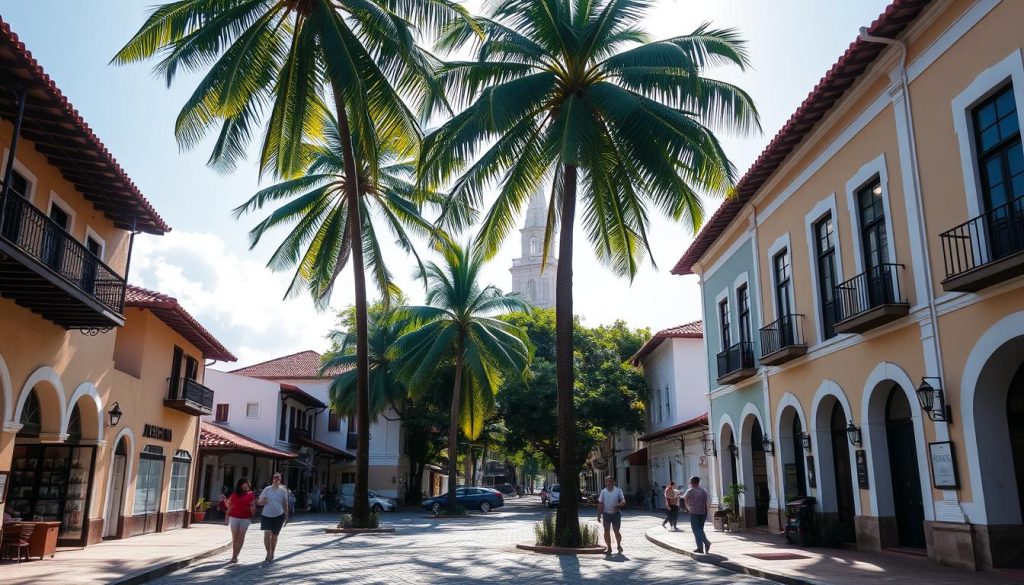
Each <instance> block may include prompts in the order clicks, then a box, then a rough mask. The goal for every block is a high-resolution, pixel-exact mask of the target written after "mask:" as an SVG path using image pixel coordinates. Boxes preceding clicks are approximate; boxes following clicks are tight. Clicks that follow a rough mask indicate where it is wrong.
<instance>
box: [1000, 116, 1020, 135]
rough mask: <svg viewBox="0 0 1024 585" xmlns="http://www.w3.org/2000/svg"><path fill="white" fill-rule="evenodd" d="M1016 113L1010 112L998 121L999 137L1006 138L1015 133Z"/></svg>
mask: <svg viewBox="0 0 1024 585" xmlns="http://www.w3.org/2000/svg"><path fill="white" fill-rule="evenodd" d="M1017 128H1018V126H1017V114H1016V113H1012V114H1010V115H1009V116H1007V117H1005V118H1003V119H1002V120H1000V121H999V137H1000V138H1002V139H1004V140H1005V139H1007V138H1009V137H1010V136H1013V135H1014V134H1016V133H1017Z"/></svg>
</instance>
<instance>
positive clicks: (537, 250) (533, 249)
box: [530, 238, 540, 256]
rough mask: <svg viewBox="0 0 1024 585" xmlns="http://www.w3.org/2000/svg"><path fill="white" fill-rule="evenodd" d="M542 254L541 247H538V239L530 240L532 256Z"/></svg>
mask: <svg viewBox="0 0 1024 585" xmlns="http://www.w3.org/2000/svg"><path fill="white" fill-rule="evenodd" d="M538 254H540V246H538V245H537V238H530V255H531V256H536V255H538Z"/></svg>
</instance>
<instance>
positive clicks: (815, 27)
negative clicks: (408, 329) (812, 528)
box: [0, 0, 888, 366]
mask: <svg viewBox="0 0 1024 585" xmlns="http://www.w3.org/2000/svg"><path fill="white" fill-rule="evenodd" d="M154 3H155V0H88V1H82V0H0V16H2V18H3V19H4V20H5V21H6V22H7V23H8V24H10V25H11V28H12V29H13V30H14V32H16V33H17V34H18V35H19V37H20V38H21V40H22V41H23V42H24V43H25V44H26V46H27V48H28V49H29V50H30V51H31V52H32V54H33V55H34V56H35V58H36V59H37V60H38V61H39V63H40V64H41V65H42V66H43V69H44V70H45V71H46V72H47V73H48V74H49V75H50V76H51V78H53V80H54V81H55V82H56V83H57V86H58V87H60V88H61V90H62V91H63V92H64V94H65V96H67V97H68V99H69V100H70V101H71V103H72V104H73V105H74V106H75V108H76V109H77V110H78V111H79V113H80V114H81V115H82V116H83V117H84V119H85V120H86V122H87V123H88V124H89V125H90V126H91V127H92V129H93V131H94V132H95V133H96V134H97V135H98V136H99V137H100V139H101V140H102V141H103V142H104V144H105V145H106V146H107V148H108V150H110V152H111V153H112V154H113V155H114V157H115V158H116V159H117V161H118V162H119V163H120V164H121V166H122V167H123V168H124V169H125V170H126V171H127V173H128V175H129V176H130V177H131V178H132V179H133V180H134V182H135V183H136V185H138V186H139V188H140V189H141V191H142V192H143V193H144V194H145V195H146V197H147V198H148V199H149V200H150V202H151V203H152V204H153V205H154V207H155V208H156V209H157V211H159V212H160V214H161V215H162V216H163V217H164V219H165V220H167V222H168V223H169V224H170V225H171V227H172V228H173V230H172V231H171V232H170V233H169V234H167V235H164V236H159V237H158V236H140V237H138V238H137V239H136V247H135V251H134V255H133V259H132V265H131V273H130V274H129V281H130V282H132V283H134V284H138V285H140V286H145V287H147V288H152V289H155V290H158V291H160V292H163V293H165V294H169V295H172V296H174V297H176V298H177V299H178V300H179V302H180V303H181V304H182V305H183V306H184V307H185V308H186V309H187V310H188V311H189V312H191V313H192V314H193V315H194V316H195V317H196V318H197V319H199V320H200V321H201V322H202V323H203V324H204V325H205V326H206V327H207V329H209V330H210V331H211V332H213V334H214V335H215V336H216V337H217V338H218V339H219V340H220V341H221V342H223V343H224V344H225V345H226V346H227V347H228V348H229V349H230V350H231V351H232V352H233V353H234V354H235V355H236V356H238V358H239V360H238V363H237V366H244V365H248V364H252V363H256V362H260V361H263V360H266V359H271V358H274V357H278V356H282V355H286V354H290V353H294V352H298V351H303V350H307V349H314V350H317V351H323V350H325V349H326V348H327V347H328V342H327V341H326V339H325V335H326V334H327V332H328V331H329V330H330V329H331V328H332V327H333V326H334V324H335V312H336V310H337V309H341V308H344V307H346V306H348V305H350V304H351V303H352V301H353V293H352V284H351V282H352V280H351V279H352V274H351V271H350V270H347V271H345V272H344V273H342V275H341V277H340V280H339V282H338V284H337V285H336V286H335V292H334V296H333V297H332V299H331V309H328V310H325V311H322V312H319V311H317V310H316V309H315V308H314V306H313V303H312V301H311V300H310V299H309V298H308V296H299V297H296V298H291V299H283V295H284V292H285V290H286V288H287V285H288V282H289V280H290V277H291V274H290V273H280V272H271V271H270V270H269V269H267V268H266V267H265V266H266V262H267V260H268V258H269V255H270V253H271V251H272V248H273V244H274V243H276V241H278V240H279V237H280V234H282V232H271V233H269V234H268V235H267V236H265V237H264V241H265V243H264V244H261V245H260V246H258V247H256V248H255V249H252V250H250V247H249V242H248V238H247V232H248V230H249V229H251V228H252V226H253V225H255V223H256V222H257V221H258V219H260V218H261V216H260V215H258V214H257V215H249V216H245V217H243V218H241V219H239V220H235V219H234V218H233V217H232V215H231V211H232V209H234V208H235V207H236V206H238V205H239V204H240V203H242V202H243V201H245V200H246V199H248V198H249V197H250V196H251V195H252V194H253V193H254V192H255V191H256V190H258V189H259V188H260V187H261V183H260V181H259V176H258V172H257V167H256V162H255V158H254V157H250V159H249V160H248V161H247V162H246V163H244V164H242V165H240V166H239V167H238V168H237V169H236V170H235V171H234V172H233V173H231V174H221V173H218V172H217V171H214V170H213V169H211V168H209V167H208V166H206V160H207V157H208V156H209V153H210V148H209V142H208V143H206V144H201V145H199V146H197V147H196V148H195V149H192V150H188V151H182V150H180V149H179V147H178V144H177V142H176V141H175V138H174V133H173V127H174V120H175V117H176V116H177V114H178V112H179V110H180V108H181V105H182V104H183V103H184V102H185V100H186V99H187V98H188V96H189V95H190V94H191V92H192V91H193V90H194V88H195V84H196V82H197V81H198V79H199V78H198V76H195V75H193V76H180V77H179V78H177V79H176V80H175V83H174V84H173V85H172V86H171V87H168V86H167V84H166V83H165V81H164V80H163V79H158V78H157V77H156V76H155V75H154V74H153V73H152V64H151V63H144V64H138V65H132V66H114V65H110V64H109V61H110V59H111V57H112V56H113V55H114V54H115V53H116V52H117V50H118V49H120V47H121V46H123V45H124V43H125V42H126V41H127V40H128V39H129V38H130V37H131V35H132V34H133V33H134V32H135V31H136V30H137V29H138V27H139V26H140V25H141V24H142V22H143V19H144V17H145V15H146V14H147V13H148V11H149V9H150V8H151V6H152V5H153V4H154ZM887 3H888V0H842V1H840V2H822V1H820V0H772V1H767V0H662V1H659V2H655V4H654V6H653V8H652V10H651V11H650V13H649V15H648V17H647V18H646V21H645V26H646V30H647V31H648V32H649V34H650V35H651V36H652V37H653V38H665V37H669V36H675V35H680V34H686V33H688V32H690V31H692V30H693V29H695V28H696V27H697V26H698V25H700V24H701V23H703V22H711V23H712V24H713V26H714V27H716V28H737V29H738V30H739V31H740V33H741V35H742V36H743V37H744V38H745V39H746V40H747V41H748V43H749V46H748V48H749V52H750V56H751V61H752V67H751V68H748V69H747V70H746V71H741V70H739V69H738V68H733V69H724V68H723V69H713V70H709V71H708V72H707V73H706V74H707V76H709V77H713V78H717V79H722V80H725V81H729V82H731V83H735V84H737V85H739V86H740V87H742V88H743V89H745V90H746V91H747V92H748V93H750V94H751V96H752V97H753V99H754V101H755V103H756V105H757V107H758V109H759V111H760V115H761V125H762V128H763V133H762V134H760V135H753V136H730V135H722V142H723V145H724V147H725V149H726V153H727V154H728V156H729V157H730V159H731V160H732V161H733V163H734V164H735V166H736V168H737V169H738V170H739V171H740V173H742V172H745V171H746V169H747V168H748V167H749V166H750V164H751V163H752V162H753V161H754V160H755V159H756V158H757V155H758V154H759V153H760V152H761V151H762V150H763V148H764V147H765V145H766V144H767V143H768V142H769V141H770V140H771V137H772V136H774V134H775V133H776V132H777V131H778V129H779V128H781V127H782V125H783V124H784V123H785V121H786V120H787V119H788V118H789V117H790V115H791V114H792V113H793V111H794V110H795V109H796V108H797V106H798V105H799V104H800V102H802V101H803V99H804V98H805V97H806V96H807V94H808V93H809V92H810V91H811V89H812V88H813V87H814V85H815V84H816V83H817V82H818V80H820V79H821V77H822V76H823V75H824V73H825V72H826V71H827V70H828V69H829V67H831V66H832V64H833V63H835V61H836V60H837V59H838V58H839V56H840V55H841V54H842V53H843V51H845V50H846V47H847V46H848V45H849V44H850V42H852V41H853V40H854V39H855V38H856V36H857V31H858V29H859V28H860V27H861V26H865V25H868V24H869V23H870V22H871V21H873V20H874V19H875V18H877V16H878V15H879V14H880V13H881V12H882V10H884V8H885V6H886V4H887ZM466 4H467V7H468V8H469V9H470V10H476V9H478V8H479V6H480V2H479V1H476V0H474V1H470V2H467V3H466ZM267 184H268V183H266V182H264V184H263V185H262V186H266V185H267ZM719 204H720V201H707V203H706V206H705V207H706V216H707V217H710V216H711V214H712V213H713V212H714V210H715V209H716V208H717V206H718V205H719ZM525 211H526V210H525V207H524V209H523V214H524V215H525ZM582 231H583V230H577V241H576V244H575V249H576V255H575V258H574V262H573V271H574V305H575V311H576V313H577V314H578V315H580V316H581V317H582V318H583V320H584V322H585V323H587V324H588V325H598V324H602V323H610V322H613V321H615V320H617V319H622V320H624V321H626V322H627V323H628V324H630V325H631V326H634V327H648V328H650V329H651V330H652V331H657V330H660V329H664V328H667V327H671V326H674V325H678V324H680V323H685V322H689V321H693V320H696V319H700V317H701V314H700V313H701V309H700V290H699V287H698V285H697V278H696V277H695V276H686V277H679V276H673V275H671V274H670V273H669V270H671V268H672V266H673V265H674V264H675V262H676V261H677V260H678V259H679V257H680V256H682V254H683V252H684V251H685V250H686V247H687V246H688V245H689V243H690V242H691V241H692V240H693V234H692V233H691V232H690V229H689V228H688V227H686V226H685V225H682V224H676V223H674V222H671V221H668V220H665V219H663V218H661V217H657V218H656V219H654V221H653V225H652V229H651V232H650V236H651V241H652V248H653V253H654V263H655V264H652V263H651V262H650V261H648V262H647V263H646V264H645V265H644V266H643V268H642V269H641V271H640V273H639V274H638V275H637V276H636V278H635V279H633V281H632V282H630V281H629V280H628V279H624V278H618V277H616V276H615V275H613V274H612V273H611V272H610V271H609V270H608V269H607V268H605V267H604V266H602V265H601V264H600V263H599V262H598V261H597V260H596V259H595V258H594V256H593V253H592V248H591V247H590V244H589V243H588V242H587V241H586V239H585V236H584V234H583V233H582ZM275 236H276V237H275ZM468 236H469V234H466V235H465V236H463V239H465V238H467V237H468ZM518 252H519V241H518V234H513V237H512V238H510V239H509V240H508V241H507V242H506V244H505V246H504V247H503V249H502V250H501V251H500V252H499V253H498V255H497V256H496V257H495V258H494V260H493V262H491V263H490V264H489V265H488V267H487V268H486V269H485V271H484V272H483V279H484V280H485V281H486V282H487V283H490V284H494V285H496V286H498V287H500V288H503V289H508V287H509V286H510V284H511V276H510V274H509V268H510V267H511V265H512V259H513V258H515V257H517V256H518V255H519V254H518ZM384 255H385V258H387V259H388V263H389V266H390V267H391V268H392V272H393V273H394V274H395V276H396V277H397V278H398V281H399V284H400V286H401V287H402V288H403V290H404V291H405V292H406V295H407V296H408V297H409V298H410V300H411V302H414V303H417V302H420V301H422V297H423V293H422V286H421V285H420V284H419V283H418V282H417V281H415V280H414V279H413V277H412V269H413V266H412V263H411V262H409V260H408V258H407V257H406V256H405V254H404V252H402V251H400V250H399V249H398V248H397V247H395V246H386V247H385V248H384ZM392 259H393V260H392ZM402 263H407V264H408V269H405V268H404V267H403V266H402ZM371 294H372V293H371Z"/></svg>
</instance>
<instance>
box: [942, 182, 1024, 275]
mask: <svg viewBox="0 0 1024 585" xmlns="http://www.w3.org/2000/svg"><path fill="white" fill-rule="evenodd" d="M939 239H940V240H941V242H942V257H943V261H944V263H945V267H946V278H945V280H943V281H942V288H943V289H944V290H947V291H960V292H976V291H979V290H981V289H983V288H987V287H990V286H992V285H994V284H998V283H1000V282H1003V281H1006V280H1009V279H1011V278H1013V277H1014V276H1019V275H1021V274H1024V197H1019V198H1017V199H1014V200H1013V201H1011V202H1009V203H1007V204H1006V205H1001V206H999V207H996V208H995V209H992V210H991V211H987V212H985V213H984V214H982V215H979V216H978V217H975V218H974V219H971V220H970V221H967V222H965V223H962V224H960V225H958V226H956V227H955V228H953V229H951V230H949V231H947V232H945V233H942V234H940V235H939Z"/></svg>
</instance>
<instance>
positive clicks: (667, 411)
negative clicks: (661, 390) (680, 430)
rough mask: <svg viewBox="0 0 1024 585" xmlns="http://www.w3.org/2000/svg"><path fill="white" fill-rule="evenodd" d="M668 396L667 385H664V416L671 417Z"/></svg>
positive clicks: (670, 405) (670, 404)
mask: <svg viewBox="0 0 1024 585" xmlns="http://www.w3.org/2000/svg"><path fill="white" fill-rule="evenodd" d="M669 396H670V394H669V391H668V386H665V418H672V403H671V402H670V401H669Z"/></svg>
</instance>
